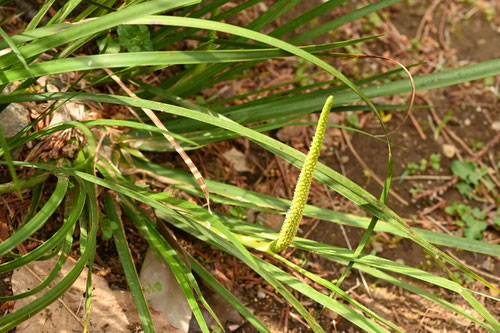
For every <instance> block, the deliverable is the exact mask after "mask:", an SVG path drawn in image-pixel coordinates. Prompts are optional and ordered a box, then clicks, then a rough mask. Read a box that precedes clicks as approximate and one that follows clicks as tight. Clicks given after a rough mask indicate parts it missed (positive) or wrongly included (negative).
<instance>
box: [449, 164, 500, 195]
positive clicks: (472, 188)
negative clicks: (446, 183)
mask: <svg viewBox="0 0 500 333" xmlns="http://www.w3.org/2000/svg"><path fill="white" fill-rule="evenodd" d="M451 171H452V172H453V174H454V175H455V176H457V177H458V178H459V179H460V181H459V182H458V183H457V184H456V188H457V190H458V192H460V194H462V195H463V196H465V197H466V198H468V199H473V200H476V201H483V199H481V197H480V196H478V195H477V194H476V192H477V191H478V190H479V187H480V186H484V188H485V189H486V191H488V192H494V193H496V191H497V190H496V185H495V183H494V182H493V181H492V180H491V178H490V177H489V175H488V167H487V166H485V165H479V164H478V163H476V162H472V161H458V160H454V161H453V162H452V163H451Z"/></svg>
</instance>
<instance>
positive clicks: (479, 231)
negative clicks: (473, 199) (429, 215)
mask: <svg viewBox="0 0 500 333" xmlns="http://www.w3.org/2000/svg"><path fill="white" fill-rule="evenodd" d="M445 212H446V213H447V214H448V215H451V216H456V217H457V219H456V220H455V224H456V225H458V226H459V227H463V228H464V235H465V237H467V238H470V239H482V238H483V231H484V230H486V228H487V227H488V223H487V222H486V217H487V216H488V212H487V211H485V210H480V209H479V208H477V207H475V208H472V207H471V206H469V205H465V204H461V203H458V202H453V203H452V204H451V205H450V206H448V207H446V208H445Z"/></svg>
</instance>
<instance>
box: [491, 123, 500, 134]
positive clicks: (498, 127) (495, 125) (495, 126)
mask: <svg viewBox="0 0 500 333" xmlns="http://www.w3.org/2000/svg"><path fill="white" fill-rule="evenodd" d="M491 128H492V129H494V130H495V131H500V121H498V120H497V121H494V122H493V124H491Z"/></svg>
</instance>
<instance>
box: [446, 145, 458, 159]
mask: <svg viewBox="0 0 500 333" xmlns="http://www.w3.org/2000/svg"><path fill="white" fill-rule="evenodd" d="M455 150H456V149H455V146H453V145H449V144H444V145H443V155H444V156H446V157H447V158H452V157H453V156H455V153H456V151H455Z"/></svg>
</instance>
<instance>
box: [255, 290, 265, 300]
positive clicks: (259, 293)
mask: <svg viewBox="0 0 500 333" xmlns="http://www.w3.org/2000/svg"><path fill="white" fill-rule="evenodd" d="M257 298H260V299H264V298H266V293H265V292H263V291H261V290H259V291H258V292H257Z"/></svg>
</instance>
